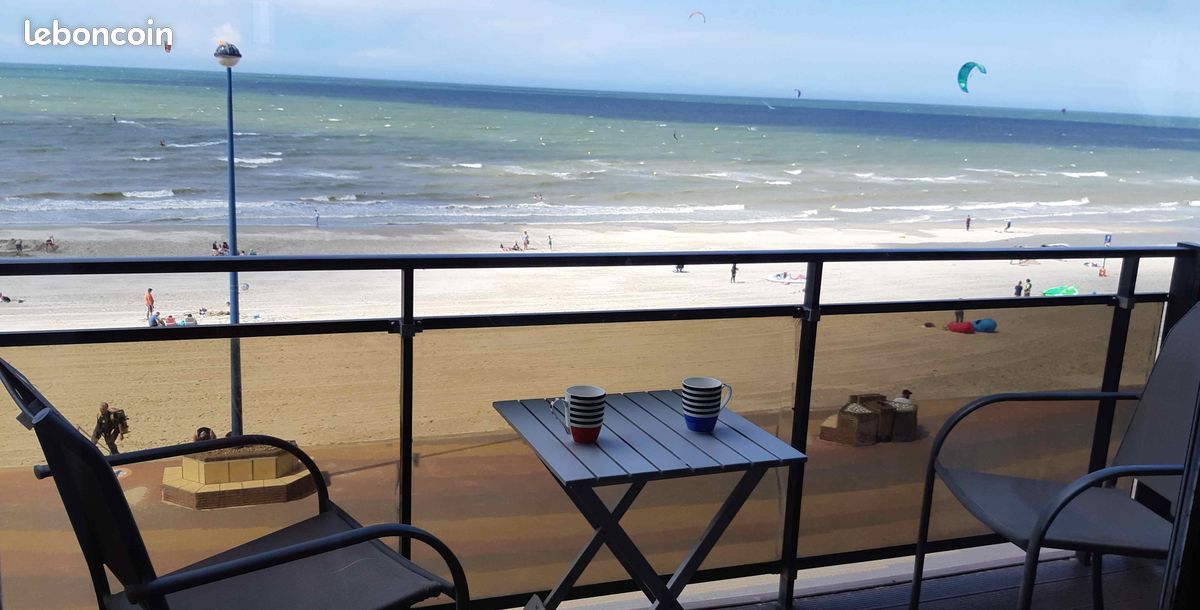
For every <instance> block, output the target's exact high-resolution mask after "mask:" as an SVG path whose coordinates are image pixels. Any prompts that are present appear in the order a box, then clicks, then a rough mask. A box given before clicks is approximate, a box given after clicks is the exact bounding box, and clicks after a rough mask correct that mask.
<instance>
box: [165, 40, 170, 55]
mask: <svg viewBox="0 0 1200 610" xmlns="http://www.w3.org/2000/svg"><path fill="white" fill-rule="evenodd" d="M163 50H164V51H166V52H168V53H170V52H171V43H169V42H164V43H163Z"/></svg>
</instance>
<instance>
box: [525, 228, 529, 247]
mask: <svg viewBox="0 0 1200 610" xmlns="http://www.w3.org/2000/svg"><path fill="white" fill-rule="evenodd" d="M525 249H526V250H528V249H529V231H526V232H525Z"/></svg>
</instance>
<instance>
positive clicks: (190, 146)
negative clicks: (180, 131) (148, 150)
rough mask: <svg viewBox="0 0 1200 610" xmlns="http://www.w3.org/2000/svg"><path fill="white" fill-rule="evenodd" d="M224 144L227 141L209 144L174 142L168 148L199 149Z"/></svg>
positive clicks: (216, 141) (215, 141) (210, 142)
mask: <svg viewBox="0 0 1200 610" xmlns="http://www.w3.org/2000/svg"><path fill="white" fill-rule="evenodd" d="M224 143H225V140H212V141H209V142H193V143H191V144H176V143H174V142H171V143H168V144H167V148H199V147H201V146H216V145H217V144H224Z"/></svg>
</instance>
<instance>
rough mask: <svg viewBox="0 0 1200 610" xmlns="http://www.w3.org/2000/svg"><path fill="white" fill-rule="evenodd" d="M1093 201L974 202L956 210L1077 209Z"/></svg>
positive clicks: (1086, 199)
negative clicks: (1076, 207)
mask: <svg viewBox="0 0 1200 610" xmlns="http://www.w3.org/2000/svg"><path fill="white" fill-rule="evenodd" d="M1089 203H1091V200H1090V199H1088V198H1087V197H1084V198H1083V199H1066V200H1063V201H994V202H972V203H967V204H963V205H959V206H956V207H955V209H958V210H963V211H971V210H1003V209H1029V208H1035V207H1048V208H1056V207H1075V206H1081V205H1087V204H1089Z"/></svg>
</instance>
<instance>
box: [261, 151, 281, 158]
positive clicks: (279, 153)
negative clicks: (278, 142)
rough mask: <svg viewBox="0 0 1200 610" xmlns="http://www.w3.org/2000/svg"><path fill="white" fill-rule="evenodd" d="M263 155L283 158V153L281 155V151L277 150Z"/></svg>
mask: <svg viewBox="0 0 1200 610" xmlns="http://www.w3.org/2000/svg"><path fill="white" fill-rule="evenodd" d="M263 154H264V155H271V156H272V157H282V156H283V153H281V152H279V151H276V150H268V151H267V152H265V153H263Z"/></svg>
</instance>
